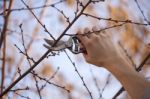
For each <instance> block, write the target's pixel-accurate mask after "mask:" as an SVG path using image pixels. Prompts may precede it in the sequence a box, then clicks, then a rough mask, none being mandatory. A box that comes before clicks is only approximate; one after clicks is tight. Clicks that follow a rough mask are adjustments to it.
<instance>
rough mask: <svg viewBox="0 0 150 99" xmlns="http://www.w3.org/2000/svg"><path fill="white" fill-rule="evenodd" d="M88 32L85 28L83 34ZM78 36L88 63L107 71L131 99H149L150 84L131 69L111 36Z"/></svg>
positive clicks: (101, 34)
mask: <svg viewBox="0 0 150 99" xmlns="http://www.w3.org/2000/svg"><path fill="white" fill-rule="evenodd" d="M93 31H96V28H93ZM88 32H89V29H88V28H86V29H85V30H84V33H88ZM78 34H79V35H77V37H78V38H79V40H80V41H81V45H82V46H81V47H83V48H85V49H86V53H84V54H83V55H84V57H85V59H86V61H87V62H88V63H91V64H94V65H97V66H102V67H104V68H106V69H107V70H109V71H110V72H111V73H112V74H113V75H114V76H115V77H116V78H117V79H118V80H119V81H120V82H121V84H122V85H123V87H124V88H125V89H126V91H127V92H128V93H129V95H130V96H131V98H132V99H150V82H149V81H148V80H146V79H145V78H144V77H143V76H141V75H140V74H139V73H137V72H136V71H135V70H134V69H133V68H131V67H132V66H131V64H130V63H129V62H128V61H127V60H126V56H125V55H123V53H122V52H121V51H120V49H118V48H117V46H116V45H115V44H114V43H113V42H112V40H111V34H108V33H92V34H89V35H86V36H85V35H84V36H83V35H80V34H82V33H81V32H78ZM148 93H149V94H148ZM143 97H147V98H143Z"/></svg>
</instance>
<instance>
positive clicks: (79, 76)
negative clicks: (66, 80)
mask: <svg viewBox="0 0 150 99" xmlns="http://www.w3.org/2000/svg"><path fill="white" fill-rule="evenodd" d="M64 52H65V54H66V55H67V57H68V59H69V60H70V62H71V63H72V65H73V66H74V69H75V71H76V73H77V74H78V75H79V77H80V79H81V81H82V83H83V86H84V87H85V88H86V90H87V92H88V93H89V95H90V98H91V99H93V96H92V93H91V92H90V90H89V88H88V87H87V85H86V84H85V81H84V79H83V77H82V76H81V74H80V73H79V71H78V69H77V67H76V65H75V63H74V62H73V61H72V59H71V58H70V56H69V55H68V53H67V52H66V51H65V50H64Z"/></svg>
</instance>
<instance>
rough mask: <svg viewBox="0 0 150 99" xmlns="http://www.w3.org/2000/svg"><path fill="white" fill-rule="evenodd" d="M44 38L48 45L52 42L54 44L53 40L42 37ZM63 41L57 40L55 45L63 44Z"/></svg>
mask: <svg viewBox="0 0 150 99" xmlns="http://www.w3.org/2000/svg"><path fill="white" fill-rule="evenodd" d="M44 40H45V42H46V43H47V44H48V45H50V46H52V45H53V44H54V42H55V41H54V40H49V39H46V38H45V39H44ZM64 43H65V42H64V41H59V42H58V43H57V44H56V46H60V45H63V44H64Z"/></svg>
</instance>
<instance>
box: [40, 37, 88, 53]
mask: <svg viewBox="0 0 150 99" xmlns="http://www.w3.org/2000/svg"><path fill="white" fill-rule="evenodd" d="M44 40H45V42H46V43H47V44H48V45H46V44H43V46H44V47H45V48H47V49H51V50H52V51H61V50H64V49H69V50H70V51H71V52H72V53H73V54H79V53H85V51H86V50H85V49H84V48H81V47H80V40H79V39H78V38H77V37H76V36H70V38H69V39H68V40H67V41H63V40H60V41H59V42H58V43H57V44H56V46H55V47H52V45H53V44H54V42H55V41H54V40H49V39H44Z"/></svg>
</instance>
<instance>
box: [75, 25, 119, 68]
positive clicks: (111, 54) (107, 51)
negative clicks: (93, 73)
mask: <svg viewBox="0 0 150 99" xmlns="http://www.w3.org/2000/svg"><path fill="white" fill-rule="evenodd" d="M96 30H97V27H94V28H93V31H96ZM88 32H89V29H88V28H86V29H85V30H84V33H88ZM78 34H82V33H81V32H78ZM77 37H78V38H79V39H80V41H81V42H82V45H83V46H84V48H85V49H86V53H84V54H83V55H84V57H85V59H86V61H87V62H88V63H91V64H94V65H97V66H103V67H106V66H109V65H110V64H115V63H116V62H117V61H118V59H120V54H119V53H118V51H117V48H116V47H115V45H114V43H113V42H112V40H111V34H108V33H99V34H98V33H97V34H96V33H92V34H89V35H87V36H83V35H78V36H77Z"/></svg>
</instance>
